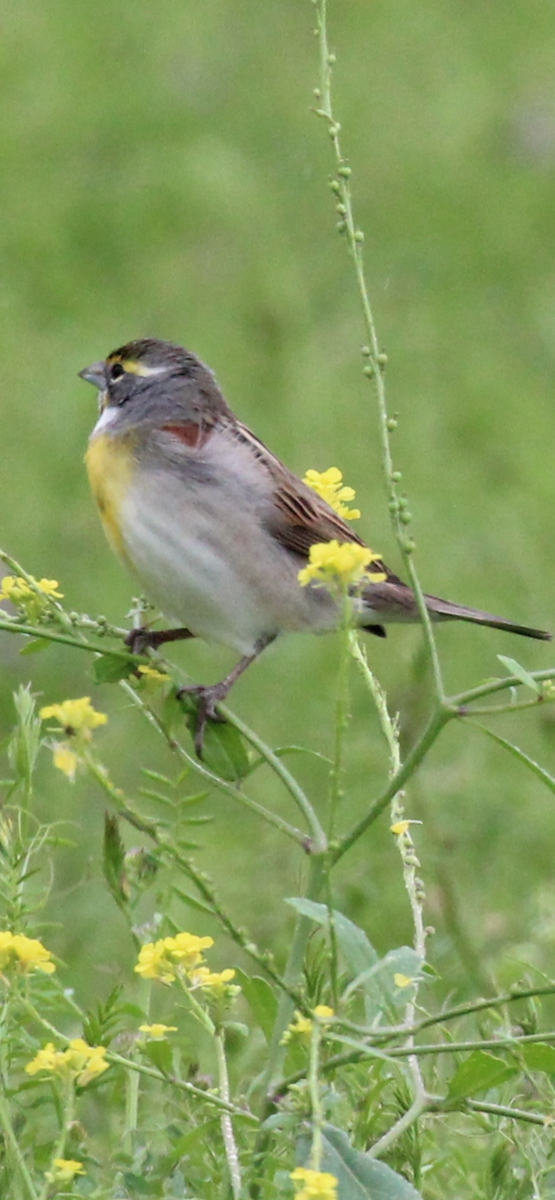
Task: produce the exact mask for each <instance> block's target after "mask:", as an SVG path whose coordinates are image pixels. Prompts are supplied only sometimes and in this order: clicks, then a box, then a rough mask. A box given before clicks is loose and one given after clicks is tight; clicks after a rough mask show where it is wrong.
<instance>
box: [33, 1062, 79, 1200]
mask: <svg viewBox="0 0 555 1200" xmlns="http://www.w3.org/2000/svg"><path fill="white" fill-rule="evenodd" d="M74 1116H75V1086H74V1084H73V1081H71V1082H70V1083H68V1084H67V1085H66V1089H65V1103H64V1106H63V1109H62V1116H61V1128H60V1133H59V1136H58V1140H57V1142H56V1145H55V1147H54V1150H53V1151H52V1154H51V1157H50V1167H49V1171H51V1172H54V1170H55V1165H54V1164H55V1162H56V1159H57V1158H65V1148H66V1142H67V1135H68V1131H69V1129H70V1126H71V1124H72V1121H73V1119H74ZM51 1186H52V1185H51V1183H50V1181H49V1180H48V1179H46V1178H45V1180H44V1183H43V1186H42V1188H41V1190H40V1192H39V1200H48V1196H50V1195H51V1190H50V1189H51Z"/></svg>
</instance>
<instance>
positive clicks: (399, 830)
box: [389, 821, 410, 837]
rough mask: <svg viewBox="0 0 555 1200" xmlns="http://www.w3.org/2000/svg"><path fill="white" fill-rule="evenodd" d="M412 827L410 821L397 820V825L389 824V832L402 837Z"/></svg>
mask: <svg viewBox="0 0 555 1200" xmlns="http://www.w3.org/2000/svg"><path fill="white" fill-rule="evenodd" d="M409 828H410V821H396V822H395V825H390V826H389V832H390V833H394V834H395V835H396V837H401V835H402V834H403V833H406V832H407V830H408V829H409Z"/></svg>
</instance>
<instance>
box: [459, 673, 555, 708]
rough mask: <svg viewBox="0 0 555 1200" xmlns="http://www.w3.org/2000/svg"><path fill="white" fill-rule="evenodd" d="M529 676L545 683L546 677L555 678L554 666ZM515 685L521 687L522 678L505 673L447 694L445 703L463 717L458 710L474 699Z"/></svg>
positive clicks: (537, 681)
mask: <svg viewBox="0 0 555 1200" xmlns="http://www.w3.org/2000/svg"><path fill="white" fill-rule="evenodd" d="M530 676H531V678H532V679H535V680H536V683H546V682H547V680H548V679H555V667H550V668H549V669H548V670H546V671H530ZM515 687H523V683H522V679H519V677H518V675H506V676H505V678H503V679H490V680H489V682H488V683H481V684H480V685H479V686H478V687H474V688H469V689H468V691H466V692H459V693H458V695H456V696H448V697H447V700H446V704H447V705H448V706H449V707H450V708H452V709H454V710H455V712H456V715H458V716H460V717H463V716H465V715H466V714H465V713H464V712H461V711H460V710H461V709H464V708H466V707H467V706H468V705H469V704H472V703H473V701H474V700H481V699H482V697H483V696H492V695H493V694H494V693H495V692H503V691H506V690H507V688H515ZM509 707H512V706H509ZM473 711H474V710H472V712H473Z"/></svg>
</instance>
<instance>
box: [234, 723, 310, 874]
mask: <svg viewBox="0 0 555 1200" xmlns="http://www.w3.org/2000/svg"><path fill="white" fill-rule="evenodd" d="M220 709H221V711H222V713H223V715H224V716H225V719H226V721H230V722H231V724H232V725H234V726H235V728H236V729H237V730H238V731H239V733H240V734H241V735H242V736H243V737H244V738H245V741H247V742H249V744H250V745H251V746H253V747H254V749H255V750H257V751H258V753H259V754H260V757H261V758H263V759H264V762H266V763H267V764H268V766H269V767H270V768H271V770H272V771H273V772H274V775H277V776H278V778H279V779H281V782H282V783H283V784H284V786H285V787H286V789H287V791H288V792H289V795H290V796H291V797H292V799H293V800H294V801H295V804H296V805H297V807H298V809H299V811H300V812H301V813H302V814H303V816H304V818H305V820H306V823H307V826H308V829H309V831H310V837H311V845H310V850H311V852H312V853H313V854H321V853H322V851H323V850H325V848H326V845H327V843H326V835H325V833H324V830H323V829H322V826H321V825H320V822H319V820H318V817H317V815H316V813H315V811H314V808H313V807H312V804H311V803H310V801H309V799H308V797H307V796H306V793H305V792H303V789H302V788H301V786H300V784H299V783H297V780H296V779H295V776H294V775H292V774H291V771H290V770H289V769H288V768H287V767H286V766H285V763H284V762H283V759H281V758H279V757H278V755H277V754H274V752H273V750H271V749H270V747H269V746H267V745H266V743H265V742H263V741H262V739H261V738H260V737H259V736H258V734H257V733H255V732H254V730H252V729H250V728H249V726H248V725H245V723H244V721H241V720H240V718H239V717H238V716H236V714H235V713H231V712H230V711H229V709H228V708H227V707H226V706H225V705H223V704H221V705H220Z"/></svg>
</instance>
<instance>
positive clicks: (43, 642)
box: [19, 638, 52, 654]
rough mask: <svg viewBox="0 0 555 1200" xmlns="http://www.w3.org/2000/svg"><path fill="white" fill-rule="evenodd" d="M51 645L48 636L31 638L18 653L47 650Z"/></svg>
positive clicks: (33, 652) (34, 652)
mask: <svg viewBox="0 0 555 1200" xmlns="http://www.w3.org/2000/svg"><path fill="white" fill-rule="evenodd" d="M51 645H52V642H51V641H50V639H49V638H32V639H31V641H30V642H27V643H26V644H25V646H22V647H21V650H20V651H19V653H20V654H39V653H40V651H41V650H48V647H49V646H51Z"/></svg>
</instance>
